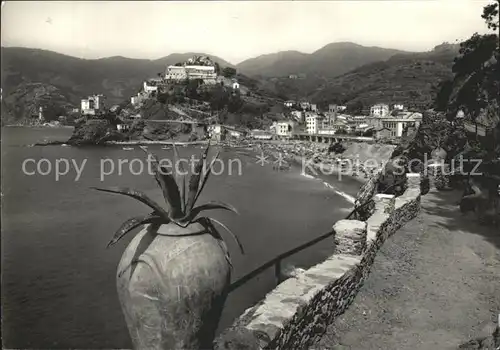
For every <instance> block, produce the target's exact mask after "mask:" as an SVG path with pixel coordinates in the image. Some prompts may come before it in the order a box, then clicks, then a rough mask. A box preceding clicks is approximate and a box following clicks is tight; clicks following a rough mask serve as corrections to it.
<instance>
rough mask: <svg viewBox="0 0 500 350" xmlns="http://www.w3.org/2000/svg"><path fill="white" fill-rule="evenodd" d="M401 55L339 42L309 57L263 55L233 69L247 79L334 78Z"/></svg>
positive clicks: (294, 53) (389, 50) (280, 53)
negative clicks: (247, 77) (301, 76)
mask: <svg viewBox="0 0 500 350" xmlns="http://www.w3.org/2000/svg"><path fill="white" fill-rule="evenodd" d="M403 53H406V52H404V51H400V50H394V49H385V48H381V47H366V46H362V45H358V44H354V43H351V42H339V43H331V44H328V45H326V46H324V47H322V48H321V49H319V50H317V51H315V52H313V53H311V54H306V53H302V52H298V51H284V52H278V53H273V54H268V55H262V56H259V57H256V58H251V59H248V60H245V61H243V62H241V63H239V64H237V65H236V68H237V69H238V70H239V71H241V72H242V73H244V74H247V75H250V76H262V77H285V76H289V75H292V74H295V75H299V74H304V75H306V76H307V77H311V76H315V77H318V76H321V77H334V76H337V75H341V74H344V73H347V72H348V71H350V70H352V69H355V68H357V67H360V66H362V65H364V64H367V63H371V62H375V61H382V60H386V59H388V58H390V57H391V56H394V55H395V54H403Z"/></svg>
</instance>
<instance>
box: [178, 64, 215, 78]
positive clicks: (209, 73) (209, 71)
mask: <svg viewBox="0 0 500 350" xmlns="http://www.w3.org/2000/svg"><path fill="white" fill-rule="evenodd" d="M185 68H186V74H187V77H188V79H203V80H205V79H207V80H215V79H217V73H215V67H214V66H185Z"/></svg>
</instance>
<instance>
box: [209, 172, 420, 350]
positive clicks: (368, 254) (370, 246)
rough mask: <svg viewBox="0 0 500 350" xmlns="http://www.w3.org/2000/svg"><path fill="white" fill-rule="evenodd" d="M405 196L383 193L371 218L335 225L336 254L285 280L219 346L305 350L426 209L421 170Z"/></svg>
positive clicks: (376, 199) (410, 178) (413, 176)
mask: <svg viewBox="0 0 500 350" xmlns="http://www.w3.org/2000/svg"><path fill="white" fill-rule="evenodd" d="M407 179H408V187H407V189H406V191H405V193H404V194H403V195H401V196H399V197H394V196H393V195H383V194H377V195H375V196H374V197H373V201H374V203H375V209H374V212H373V214H372V215H371V216H370V217H369V218H368V219H367V220H366V221H358V220H340V221H338V222H337V223H336V224H335V225H334V226H333V228H334V231H335V245H334V246H333V245H332V250H333V251H334V254H333V255H332V256H330V257H329V258H328V259H327V260H325V261H324V262H322V263H320V264H318V265H316V266H313V267H311V268H310V269H308V270H305V271H304V272H302V273H299V274H298V275H297V276H296V277H293V278H289V279H287V280H286V281H284V282H282V283H281V284H279V285H278V286H277V287H276V288H275V289H274V290H272V291H271V292H270V293H268V294H267V296H266V297H265V299H264V300H262V301H261V302H260V303H258V304H257V305H255V306H254V307H252V308H249V309H247V310H246V311H245V312H244V313H243V315H241V316H240V317H239V318H238V319H237V320H236V321H235V323H234V324H233V325H232V326H231V327H230V328H228V329H227V330H226V331H225V332H223V334H222V335H221V336H220V337H219V338H218V339H217V340H216V342H215V347H216V348H217V349H305V348H310V347H311V346H314V344H315V343H316V342H317V341H319V339H321V337H322V335H323V334H324V332H325V331H326V328H327V326H328V325H329V324H331V323H332V322H333V321H334V319H335V317H337V316H339V315H340V314H342V313H343V312H344V311H345V310H346V309H347V308H348V307H349V305H350V304H351V303H352V301H353V300H354V298H355V297H356V294H357V293H358V291H359V289H360V287H361V286H362V285H363V283H364V281H365V279H366V278H367V276H368V274H369V272H370V269H371V266H372V264H373V261H374V259H375V256H376V254H377V252H378V250H379V248H380V247H381V246H382V244H383V243H384V241H385V240H386V239H387V238H388V237H390V236H391V235H392V234H394V232H396V231H397V230H398V229H399V228H400V227H401V226H403V225H404V224H405V223H406V222H408V221H410V220H411V219H413V218H414V217H415V216H417V215H418V213H419V211H420V174H407Z"/></svg>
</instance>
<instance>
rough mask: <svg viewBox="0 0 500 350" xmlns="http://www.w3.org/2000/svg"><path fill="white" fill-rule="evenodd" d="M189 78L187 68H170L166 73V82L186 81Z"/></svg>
mask: <svg viewBox="0 0 500 350" xmlns="http://www.w3.org/2000/svg"><path fill="white" fill-rule="evenodd" d="M186 78H187V73H186V67H184V66H168V67H167V71H166V72H165V80H184V79H186Z"/></svg>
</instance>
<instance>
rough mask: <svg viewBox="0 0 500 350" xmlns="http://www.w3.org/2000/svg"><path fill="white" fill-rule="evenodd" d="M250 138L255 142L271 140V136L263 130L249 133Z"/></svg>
mask: <svg viewBox="0 0 500 350" xmlns="http://www.w3.org/2000/svg"><path fill="white" fill-rule="evenodd" d="M250 137H252V138H253V139H255V140H271V139H272V138H273V134H271V133H269V132H266V131H264V130H258V129H254V130H252V131H251V132H250Z"/></svg>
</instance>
